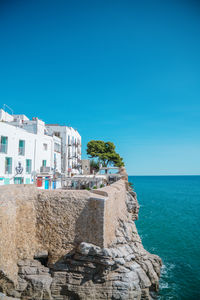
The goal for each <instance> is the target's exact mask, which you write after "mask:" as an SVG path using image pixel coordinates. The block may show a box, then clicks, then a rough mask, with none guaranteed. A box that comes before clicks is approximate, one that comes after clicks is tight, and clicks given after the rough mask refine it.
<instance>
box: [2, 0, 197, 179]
mask: <svg viewBox="0 0 200 300" xmlns="http://www.w3.org/2000/svg"><path fill="white" fill-rule="evenodd" d="M4 103H6V104H7V105H9V106H10V107H11V108H12V109H13V110H14V112H15V113H24V114H26V115H27V116H28V117H32V116H38V117H39V118H41V119H42V120H44V121H45V122H46V123H60V124H66V125H69V126H72V127H74V128H77V129H78V131H79V132H80V134H81V135H82V140H83V156H84V157H86V153H85V148H86V144H87V142H88V141H90V140H91V139H102V140H105V141H113V142H114V143H115V144H116V146H117V151H118V152H119V153H120V154H121V156H123V157H124V160H125V163H126V166H127V170H128V173H129V174H130V175H131V174H139V175H142V174H147V175H150V174H153V175H155V174H157V175H159V174H200V3H199V1H195V0H171V1H170V0H160V1H156V0H152V1H151V0H146V1H145V0H141V1H134V0H129V1H127V0H120V1H118V0H113V1H111V0H91V1H87V0H84V1H83V0H81V1H76V0H73V1H67V0H28V1H27V0H17V1H16V0H0V104H2V105H3V104H4Z"/></svg>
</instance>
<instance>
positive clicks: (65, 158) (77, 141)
mask: <svg viewBox="0 0 200 300" xmlns="http://www.w3.org/2000/svg"><path fill="white" fill-rule="evenodd" d="M46 128H47V129H48V132H49V133H50V134H53V135H55V136H58V137H60V138H61V140H62V156H61V157H62V158H61V162H62V173H63V174H65V176H71V175H74V174H80V173H81V136H80V134H79V133H78V131H77V130H75V129H73V128H72V127H68V126H61V125H58V124H47V125H46Z"/></svg>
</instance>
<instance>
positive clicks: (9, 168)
mask: <svg viewBox="0 0 200 300" xmlns="http://www.w3.org/2000/svg"><path fill="white" fill-rule="evenodd" d="M33 182H36V183H37V186H38V187H40V188H46V189H47V188H57V187H60V186H61V138H60V137H58V136H55V135H53V134H49V133H48V131H47V128H46V126H45V123H44V122H43V121H41V120H39V119H38V118H33V119H32V120H29V119H28V118H27V117H26V116H25V115H10V114H8V113H7V112H5V111H4V110H2V109H1V110H0V185H3V184H20V183H21V184H22V183H24V184H31V183H33Z"/></svg>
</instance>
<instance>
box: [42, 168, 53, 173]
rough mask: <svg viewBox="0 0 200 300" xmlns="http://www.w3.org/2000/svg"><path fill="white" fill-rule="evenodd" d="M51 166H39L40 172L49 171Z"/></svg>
mask: <svg viewBox="0 0 200 300" xmlns="http://www.w3.org/2000/svg"><path fill="white" fill-rule="evenodd" d="M50 171H51V168H50V167H44V166H42V167H40V173H50Z"/></svg>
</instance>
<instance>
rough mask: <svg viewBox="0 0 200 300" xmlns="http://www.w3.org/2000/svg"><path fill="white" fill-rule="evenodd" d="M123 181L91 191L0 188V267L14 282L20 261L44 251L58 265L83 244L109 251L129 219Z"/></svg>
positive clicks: (21, 187) (31, 187)
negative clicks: (120, 226)
mask: <svg viewBox="0 0 200 300" xmlns="http://www.w3.org/2000/svg"><path fill="white" fill-rule="evenodd" d="M125 197H126V189H125V183H124V181H123V180H120V181H118V182H116V183H114V184H112V185H111V186H108V187H105V188H103V189H100V190H96V191H93V192H89V191H84V190H81V191H67V190H51V191H46V190H38V189H37V188H35V187H33V186H30V185H25V186H16V185H10V186H3V187H0V222H1V223H0V224H1V227H0V230H1V231H0V268H1V269H2V270H4V271H5V273H6V274H8V275H9V277H10V278H12V279H13V280H14V278H15V276H16V270H17V267H16V263H17V260H18V259H24V258H31V257H33V255H34V253H35V252H38V251H42V250H46V251H48V253H49V261H51V262H52V263H53V262H55V261H57V260H58V259H59V258H60V257H62V255H64V254H66V253H67V252H69V251H71V250H72V249H73V248H74V247H75V246H76V245H78V244H79V243H81V242H87V243H92V244H94V245H97V246H100V247H107V246H109V245H110V244H112V242H113V241H114V238H115V230H116V227H117V226H118V220H119V219H123V218H126V204H125Z"/></svg>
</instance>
